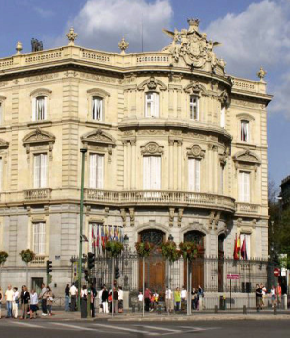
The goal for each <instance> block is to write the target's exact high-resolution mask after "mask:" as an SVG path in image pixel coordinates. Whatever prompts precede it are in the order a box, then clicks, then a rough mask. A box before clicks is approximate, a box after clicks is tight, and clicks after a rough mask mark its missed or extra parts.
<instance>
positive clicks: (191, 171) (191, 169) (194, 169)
mask: <svg viewBox="0 0 290 338" xmlns="http://www.w3.org/2000/svg"><path fill="white" fill-rule="evenodd" d="M188 190H189V191H196V192H199V191H200V160H197V159H195V158H189V159H188Z"/></svg>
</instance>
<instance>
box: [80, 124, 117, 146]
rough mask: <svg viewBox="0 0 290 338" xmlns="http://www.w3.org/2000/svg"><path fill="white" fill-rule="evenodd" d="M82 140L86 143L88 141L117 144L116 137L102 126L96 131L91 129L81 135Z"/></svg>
mask: <svg viewBox="0 0 290 338" xmlns="http://www.w3.org/2000/svg"><path fill="white" fill-rule="evenodd" d="M81 140H82V142H83V144H84V145H87V144H88V143H91V144H92V145H93V144H104V145H115V143H116V142H115V139H114V138H113V137H112V136H111V135H110V134H109V133H107V132H105V131H103V130H102V129H101V128H98V129H96V130H94V131H91V132H89V133H87V134H85V135H84V136H82V137H81Z"/></svg>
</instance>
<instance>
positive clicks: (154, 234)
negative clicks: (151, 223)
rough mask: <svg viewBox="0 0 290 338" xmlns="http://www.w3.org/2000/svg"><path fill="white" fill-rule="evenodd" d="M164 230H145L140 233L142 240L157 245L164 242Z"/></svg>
mask: <svg viewBox="0 0 290 338" xmlns="http://www.w3.org/2000/svg"><path fill="white" fill-rule="evenodd" d="M163 239H164V232H163V231H161V230H157V229H150V230H144V231H142V232H141V233H140V240H141V242H149V243H152V244H155V245H160V244H162V243H163Z"/></svg>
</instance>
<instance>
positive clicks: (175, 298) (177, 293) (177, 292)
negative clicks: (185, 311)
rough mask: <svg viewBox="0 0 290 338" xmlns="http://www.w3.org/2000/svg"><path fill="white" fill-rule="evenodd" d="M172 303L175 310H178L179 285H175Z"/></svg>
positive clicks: (179, 300) (179, 299) (179, 298)
mask: <svg viewBox="0 0 290 338" xmlns="http://www.w3.org/2000/svg"><path fill="white" fill-rule="evenodd" d="M174 303H175V311H180V303H181V294H180V290H179V287H177V288H176V289H175V291H174Z"/></svg>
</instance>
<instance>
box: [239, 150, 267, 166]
mask: <svg viewBox="0 0 290 338" xmlns="http://www.w3.org/2000/svg"><path fill="white" fill-rule="evenodd" d="M233 160H234V161H236V162H247V163H253V164H261V161H260V159H259V157H258V156H257V155H256V154H255V153H254V152H252V151H250V150H242V151H239V152H238V153H236V154H235V155H234V156H233Z"/></svg>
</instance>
